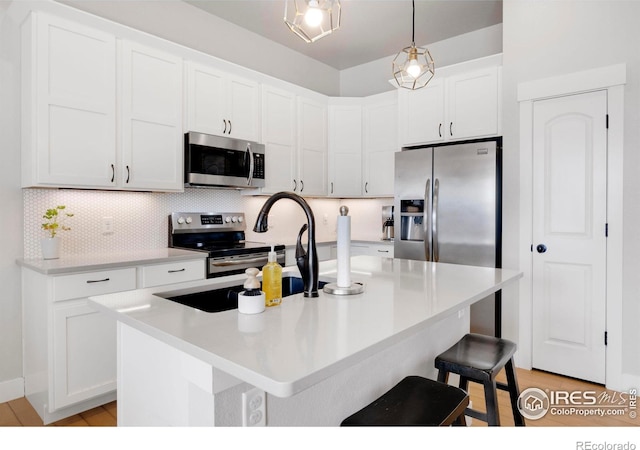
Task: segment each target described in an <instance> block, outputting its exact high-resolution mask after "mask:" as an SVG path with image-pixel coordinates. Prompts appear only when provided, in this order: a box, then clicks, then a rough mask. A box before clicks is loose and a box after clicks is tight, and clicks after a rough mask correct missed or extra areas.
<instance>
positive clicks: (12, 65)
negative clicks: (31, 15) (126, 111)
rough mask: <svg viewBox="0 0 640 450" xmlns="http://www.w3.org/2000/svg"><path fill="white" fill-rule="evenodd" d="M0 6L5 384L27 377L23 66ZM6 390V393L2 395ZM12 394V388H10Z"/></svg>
mask: <svg viewBox="0 0 640 450" xmlns="http://www.w3.org/2000/svg"><path fill="white" fill-rule="evenodd" d="M8 4H9V2H5V1H0V105H1V107H0V207H1V208H2V214H3V219H2V220H0V249H1V250H0V287H1V288H2V293H1V294H0V385H2V383H3V382H5V381H11V380H16V379H18V378H20V377H22V332H21V330H22V328H21V318H22V315H21V304H22V302H21V298H20V270H19V268H18V266H17V265H16V263H15V260H16V258H18V257H20V256H21V255H22V229H23V226H22V224H23V221H22V217H23V215H22V192H21V190H20V132H19V131H20V89H19V86H20V82H19V81H20V72H19V67H18V66H17V61H20V55H19V47H18V45H17V44H18V42H17V40H16V38H15V35H14V34H13V33H14V32H16V31H17V26H16V25H15V24H11V21H10V20H9V18H8V17H7V16H6V14H5V13H6V9H7V7H8ZM2 390H3V389H1V388H0V392H2ZM9 390H11V389H9Z"/></svg>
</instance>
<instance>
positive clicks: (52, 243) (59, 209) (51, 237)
mask: <svg viewBox="0 0 640 450" xmlns="http://www.w3.org/2000/svg"><path fill="white" fill-rule="evenodd" d="M65 209H66V206H64V205H60V206H56V207H55V208H51V209H47V211H46V212H45V213H44V215H43V216H42V218H43V219H45V222H44V223H43V224H42V229H43V230H45V231H46V232H47V235H48V236H47V237H46V238H44V239H43V240H42V257H43V258H44V259H57V258H59V257H60V238H59V237H58V236H57V234H58V232H60V231H69V230H70V229H71V228H69V227H68V226H66V225H64V224H63V223H62V222H61V220H63V219H64V218H66V217H73V214H70V213H68V212H65Z"/></svg>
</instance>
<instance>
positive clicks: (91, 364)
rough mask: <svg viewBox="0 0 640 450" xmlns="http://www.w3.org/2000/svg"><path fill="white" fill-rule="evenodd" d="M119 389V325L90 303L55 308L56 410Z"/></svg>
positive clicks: (55, 306) (62, 305)
mask: <svg viewBox="0 0 640 450" xmlns="http://www.w3.org/2000/svg"><path fill="white" fill-rule="evenodd" d="M115 389H116V321H115V320H114V319H113V318H111V317H108V316H106V315H105V314H102V313H100V312H98V311H96V310H95V309H94V308H92V307H90V306H89V305H88V304H87V300H72V301H66V302H58V303H55V304H54V305H53V408H51V409H59V408H62V407H65V406H69V405H72V404H74V403H77V402H80V401H83V400H87V399H90V398H92V397H96V396H98V395H102V394H106V393H108V392H111V391H114V390H115Z"/></svg>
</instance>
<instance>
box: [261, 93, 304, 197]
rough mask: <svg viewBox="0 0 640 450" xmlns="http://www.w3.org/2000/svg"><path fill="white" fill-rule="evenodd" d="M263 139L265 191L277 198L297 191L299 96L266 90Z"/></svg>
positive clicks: (263, 189) (263, 111) (263, 99)
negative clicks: (282, 192)
mask: <svg viewBox="0 0 640 450" xmlns="http://www.w3.org/2000/svg"><path fill="white" fill-rule="evenodd" d="M262 117H263V120H262V138H263V144H264V145H265V177H266V179H265V187H264V188H262V192H264V193H267V194H273V193H276V192H280V191H293V190H294V188H295V187H297V178H298V173H297V170H298V152H297V148H296V96H295V94H293V93H291V92H288V91H285V90H282V89H277V88H274V87H271V86H267V85H263V86H262Z"/></svg>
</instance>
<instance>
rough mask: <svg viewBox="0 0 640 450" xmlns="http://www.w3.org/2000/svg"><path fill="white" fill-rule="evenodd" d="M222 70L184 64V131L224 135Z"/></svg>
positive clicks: (224, 98)
mask: <svg viewBox="0 0 640 450" xmlns="http://www.w3.org/2000/svg"><path fill="white" fill-rule="evenodd" d="M225 83H226V78H225V74H224V73H222V72H220V71H217V70H214V69H212V68H210V67H207V66H203V65H199V64H195V63H189V65H188V66H187V131H198V132H200V133H207V134H216V135H223V134H225V135H226V132H227V130H226V128H228V126H227V123H226V117H225V110H226V94H225Z"/></svg>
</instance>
